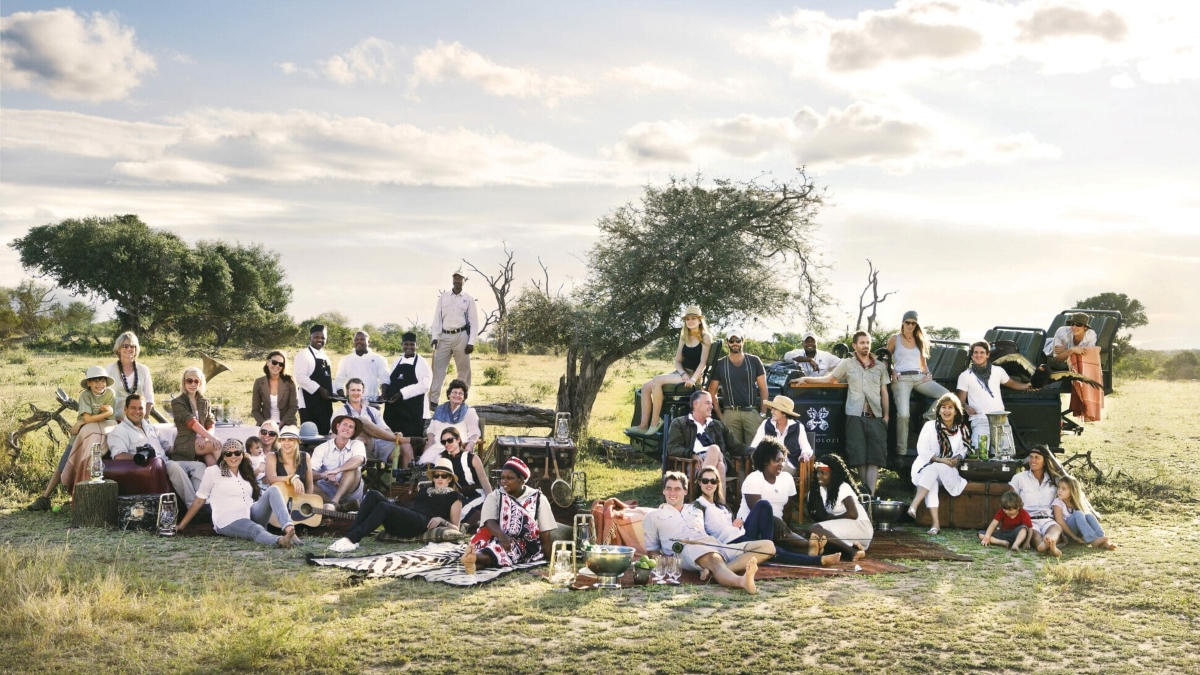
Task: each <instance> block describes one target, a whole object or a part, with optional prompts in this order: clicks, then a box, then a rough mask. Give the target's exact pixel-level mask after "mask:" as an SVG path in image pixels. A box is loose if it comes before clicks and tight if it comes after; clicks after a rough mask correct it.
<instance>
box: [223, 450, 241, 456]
mask: <svg viewBox="0 0 1200 675" xmlns="http://www.w3.org/2000/svg"><path fill="white" fill-rule="evenodd" d="M225 456H226V457H241V456H242V451H241V450H230V451H229V452H226V453H225Z"/></svg>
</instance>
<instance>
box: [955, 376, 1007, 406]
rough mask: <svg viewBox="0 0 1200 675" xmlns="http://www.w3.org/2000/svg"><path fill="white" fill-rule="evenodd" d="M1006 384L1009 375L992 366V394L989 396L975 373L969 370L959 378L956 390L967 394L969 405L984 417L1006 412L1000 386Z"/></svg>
mask: <svg viewBox="0 0 1200 675" xmlns="http://www.w3.org/2000/svg"><path fill="white" fill-rule="evenodd" d="M1005 382H1008V373H1006V372H1004V369H1003V368H1001V367H999V366H992V376H991V378H989V379H988V386H989V387H990V388H991V390H992V393H990V394H989V393H988V391H987V389H984V387H983V384H982V383H981V382H980V381H979V378H978V377H976V376H975V373H973V372H971V369H970V368H967V369H966V370H964V371H963V372H962V374H961V375H959V376H958V385H957V387H956V388H957V389H958V390H959V391H965V392H967V405H969V406H971V407H972V408H974V409H975V412H976V413H978V414H979V415H983V414H986V413H990V412H999V411H1001V410H1004V401H1002V400H1001V399H1000V385H1002V384H1004V383H1005Z"/></svg>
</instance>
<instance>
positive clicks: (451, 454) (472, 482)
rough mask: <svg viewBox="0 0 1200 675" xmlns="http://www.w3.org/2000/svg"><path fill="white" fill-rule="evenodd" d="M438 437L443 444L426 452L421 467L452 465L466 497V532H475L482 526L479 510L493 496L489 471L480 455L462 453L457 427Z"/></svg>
mask: <svg viewBox="0 0 1200 675" xmlns="http://www.w3.org/2000/svg"><path fill="white" fill-rule="evenodd" d="M438 437H439V438H440V439H441V444H439V445H433V446H432V447H430V449H429V450H426V451H425V453H424V454H422V455H421V461H420V462H418V464H433V463H435V462H437V461H440V460H442V459H445V460H447V461H449V462H450V464H451V466H452V467H453V471H454V475H455V477H456V478H457V485H458V491H459V492H461V493H462V496H463V507H462V520H463V522H464V523H468V525H467V527H466V531H474V527H475V525H477V524H478V523H479V507H481V506H483V500H484V499H485V498H486V497H487V496H488V495H490V494H491V493H492V484H491V481H489V480H488V474H487V469H485V468H484V466H483V460H481V459H479V455H476V454H475V452H474V451H470V450H464V449H463V442H462V436H461V435H459V433H458V427H444V428H443V429H442V431H441V433H440V434H438Z"/></svg>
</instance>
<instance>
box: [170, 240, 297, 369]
mask: <svg viewBox="0 0 1200 675" xmlns="http://www.w3.org/2000/svg"><path fill="white" fill-rule="evenodd" d="M195 256H196V257H197V259H198V260H199V264H200V269H199V280H198V282H197V292H196V296H195V297H194V299H193V301H192V302H191V303H190V304H189V305H188V311H187V313H186V314H185V315H184V316H182V317H180V318H179V319H178V320H177V321H176V327H177V328H178V330H179V332H180V334H182V335H183V336H185V337H189V338H192V339H195V340H208V339H209V338H212V340H213V346H214V347H216V348H217V349H220V348H221V347H224V346H225V345H226V344H227V343H229V342H230V341H231V340H232V341H233V342H234V343H236V344H239V345H243V346H248V347H277V346H280V345H282V344H285V343H286V342H288V341H289V340H290V339H292V338H293V336H294V335H295V333H296V326H295V324H293V323H292V320H291V317H289V316H288V315H287V311H286V310H287V306H288V304H289V303H290V302H291V301H292V287H291V285H290V284H288V283H286V282H285V281H284V272H283V268H282V267H280V265H279V254H278V253H275V252H273V251H268V250H267V249H265V248H263V247H262V246H261V245H260V244H254V245H252V246H242V245H240V244H230V243H227V242H224V241H202V242H199V243H198V244H196V250H195Z"/></svg>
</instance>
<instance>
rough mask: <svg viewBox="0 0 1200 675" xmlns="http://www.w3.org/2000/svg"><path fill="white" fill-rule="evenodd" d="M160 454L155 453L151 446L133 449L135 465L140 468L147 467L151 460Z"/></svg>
mask: <svg viewBox="0 0 1200 675" xmlns="http://www.w3.org/2000/svg"><path fill="white" fill-rule="evenodd" d="M157 454H158V453H156V452H154V448H153V447H151V446H150V445H149V444H146V445H143V446H141V447H137V448H134V449H133V463H134V464H137V465H138V466H146V465H147V464H149V463H150V460H152V459H154V457H155V455H157Z"/></svg>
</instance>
